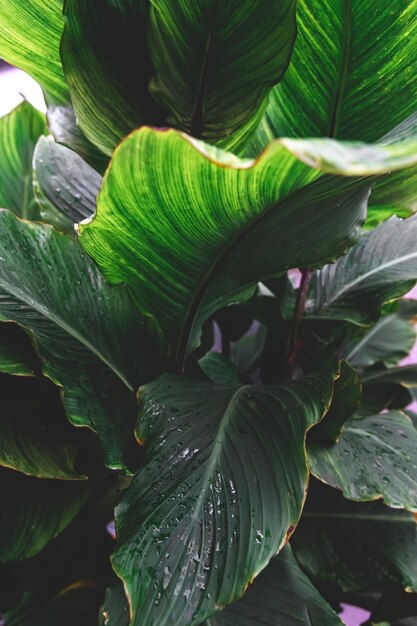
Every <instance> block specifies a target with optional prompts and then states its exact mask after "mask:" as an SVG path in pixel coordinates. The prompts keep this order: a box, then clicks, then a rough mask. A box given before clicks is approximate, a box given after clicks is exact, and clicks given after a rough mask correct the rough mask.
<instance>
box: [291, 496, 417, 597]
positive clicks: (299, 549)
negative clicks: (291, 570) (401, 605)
mask: <svg viewBox="0 0 417 626" xmlns="http://www.w3.org/2000/svg"><path fill="white" fill-rule="evenodd" d="M311 496H313V497H311ZM291 545H292V548H293V550H294V554H295V556H296V558H297V561H298V562H299V563H300V565H301V566H302V568H303V570H304V571H305V572H306V574H307V575H309V576H312V577H313V578H315V579H316V580H323V581H328V582H332V583H335V584H336V585H337V586H338V587H339V588H340V589H342V591H346V592H348V591H364V590H369V591H371V590H378V591H385V590H392V591H395V590H402V589H406V590H407V591H416V589H417V561H416V558H415V554H416V550H417V524H416V521H415V519H414V516H413V514H412V513H409V512H407V511H400V510H394V509H390V508H388V507H386V506H384V505H383V504H381V503H380V502H351V501H350V500H345V499H344V498H342V496H341V495H340V493H338V492H337V491H336V490H334V489H330V488H323V489H320V490H319V491H318V492H315V493H314V490H313V491H312V493H311V494H310V499H309V502H308V503H307V506H306V508H305V509H304V512H303V517H302V520H301V522H300V524H299V526H298V528H297V532H296V533H295V535H294V537H293V540H292V542H291Z"/></svg>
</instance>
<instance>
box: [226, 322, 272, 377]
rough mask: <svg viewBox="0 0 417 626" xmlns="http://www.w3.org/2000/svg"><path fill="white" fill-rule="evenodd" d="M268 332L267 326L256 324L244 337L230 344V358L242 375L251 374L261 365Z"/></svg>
mask: <svg viewBox="0 0 417 626" xmlns="http://www.w3.org/2000/svg"><path fill="white" fill-rule="evenodd" d="M267 334H268V329H267V327H266V326H264V325H262V324H256V325H255V326H254V327H253V328H252V329H251V331H250V332H248V333H247V334H246V335H245V336H244V337H241V339H239V340H238V341H236V342H234V343H232V344H231V345H230V360H231V361H232V363H234V364H235V366H236V368H237V370H238V372H240V373H241V374H242V375H245V374H248V373H249V374H250V373H251V372H252V371H253V370H254V369H255V368H256V367H257V365H259V362H260V359H261V356H262V352H263V350H264V348H265V344H266V339H267Z"/></svg>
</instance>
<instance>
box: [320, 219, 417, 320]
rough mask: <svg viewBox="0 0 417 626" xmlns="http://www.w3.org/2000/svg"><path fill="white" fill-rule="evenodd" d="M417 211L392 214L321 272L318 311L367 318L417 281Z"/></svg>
mask: <svg viewBox="0 0 417 626" xmlns="http://www.w3.org/2000/svg"><path fill="white" fill-rule="evenodd" d="M416 260H417V217H410V218H409V219H406V220H400V219H398V218H396V217H393V218H391V219H390V220H389V221H388V222H386V223H385V224H382V225H381V226H379V227H378V228H376V229H375V230H374V231H372V232H369V233H366V234H365V235H363V236H362V237H361V238H360V240H359V242H358V243H357V244H356V245H355V246H354V247H353V248H352V249H351V250H350V251H349V252H348V253H347V254H346V256H344V257H342V258H341V259H339V260H338V261H337V262H336V263H334V264H333V265H327V266H326V267H324V268H323V269H322V270H320V271H318V272H317V273H316V296H315V306H314V313H315V315H317V316H319V317H329V318H331V319H344V320H348V321H350V322H354V323H356V324H367V323H369V322H371V321H373V320H374V319H375V317H376V316H377V314H378V312H379V310H380V308H381V306H382V304H384V302H387V301H388V300H392V299H394V298H398V297H400V296H402V295H404V294H405V293H407V291H409V290H410V289H411V287H412V286H413V285H414V284H415V282H416V281H417V262H416Z"/></svg>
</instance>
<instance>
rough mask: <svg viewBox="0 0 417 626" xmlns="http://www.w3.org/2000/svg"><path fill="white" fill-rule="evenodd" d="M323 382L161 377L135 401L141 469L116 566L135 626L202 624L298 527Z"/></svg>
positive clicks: (120, 516)
mask: <svg viewBox="0 0 417 626" xmlns="http://www.w3.org/2000/svg"><path fill="white" fill-rule="evenodd" d="M331 389H332V377H331V376H329V375H324V374H323V375H314V376H311V377H307V378H304V379H301V380H299V381H295V382H292V383H288V384H287V385H283V386H269V387H255V386H253V387H251V386H247V387H239V385H238V384H235V385H230V384H229V385H223V386H218V385H217V386H216V385H213V384H212V383H204V382H195V381H194V380H192V379H184V378H180V377H175V376H168V375H166V376H164V377H162V378H161V379H160V380H159V381H158V382H156V383H152V384H151V385H148V386H146V387H145V388H144V389H143V390H142V392H141V395H140V406H141V410H140V415H139V420H138V425H137V437H138V438H139V439H140V440H142V441H144V442H145V446H146V453H145V466H144V468H143V470H141V471H140V472H139V474H138V475H137V477H136V478H135V479H134V481H133V483H132V485H131V486H130V487H129V488H128V490H127V491H126V492H125V494H124V496H123V498H122V501H121V504H120V505H119V506H118V507H117V509H116V529H117V538H118V544H117V548H116V551H115V553H114V555H113V567H114V568H115V570H116V573H117V574H118V575H119V577H121V578H122V579H123V581H124V584H125V587H126V590H127V592H128V594H129V596H130V601H131V606H132V615H133V616H132V626H138V625H139V624H140V626H148V625H149V624H154V623H155V619H156V617H157V616H161V615H169V616H170V622H171V624H172V626H191V625H193V626H194V625H197V624H200V623H201V622H202V621H203V620H204V619H206V618H208V617H209V616H210V615H212V614H213V613H214V612H216V611H217V610H219V609H220V608H222V607H224V606H225V605H226V604H229V603H230V602H232V601H234V600H236V599H237V598H239V597H240V596H241V595H242V594H243V593H244V591H245V589H246V587H247V586H248V584H249V583H250V582H251V581H252V580H253V579H254V578H255V577H256V576H257V575H258V574H259V573H260V572H261V571H262V569H263V568H264V567H265V566H266V565H267V564H268V562H269V560H270V559H271V558H272V557H273V556H274V555H275V554H276V553H277V551H279V550H280V549H281V548H282V547H283V545H284V544H285V542H286V540H287V539H288V537H289V535H290V534H291V533H292V532H293V530H294V527H295V526H296V524H297V522H298V519H299V516H300V514H301V509H302V506H303V503H304V498H305V490H306V487H307V481H308V472H307V467H306V458H305V448H304V446H305V434H306V431H307V430H308V429H309V428H310V427H311V426H312V425H313V424H314V423H316V422H317V421H318V420H319V419H320V418H321V417H322V415H323V413H324V412H325V410H326V408H327V405H328V403H329V401H330V396H331Z"/></svg>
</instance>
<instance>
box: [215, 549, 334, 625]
mask: <svg viewBox="0 0 417 626" xmlns="http://www.w3.org/2000/svg"><path fill="white" fill-rule="evenodd" d="M204 626H342V622H341V621H340V619H339V618H338V616H337V615H336V613H335V612H334V611H333V609H332V608H331V607H330V606H329V605H328V604H327V602H326V601H325V600H324V599H323V598H322V597H321V595H320V594H319V592H318V591H317V590H316V589H315V588H314V587H313V585H312V584H311V582H310V580H309V579H308V578H307V576H305V574H303V572H302V571H301V569H300V567H299V565H298V564H297V561H296V560H295V558H294V556H293V554H292V551H291V548H290V546H289V545H287V546H285V548H284V549H283V550H282V552H281V553H280V554H279V556H277V557H276V558H274V559H272V561H271V562H270V564H269V565H268V567H267V568H266V569H265V570H264V571H263V572H262V573H261V574H260V576H259V578H257V579H256V581H255V583H254V585H253V586H252V587H251V588H250V589H249V591H247V592H246V594H245V595H244V597H243V598H242V599H241V600H239V601H238V602H235V603H233V604H231V605H230V606H229V607H227V608H226V609H224V611H222V612H221V613H219V614H218V615H215V616H214V617H212V618H211V620H210V621H208V622H205V623H204Z"/></svg>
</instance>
